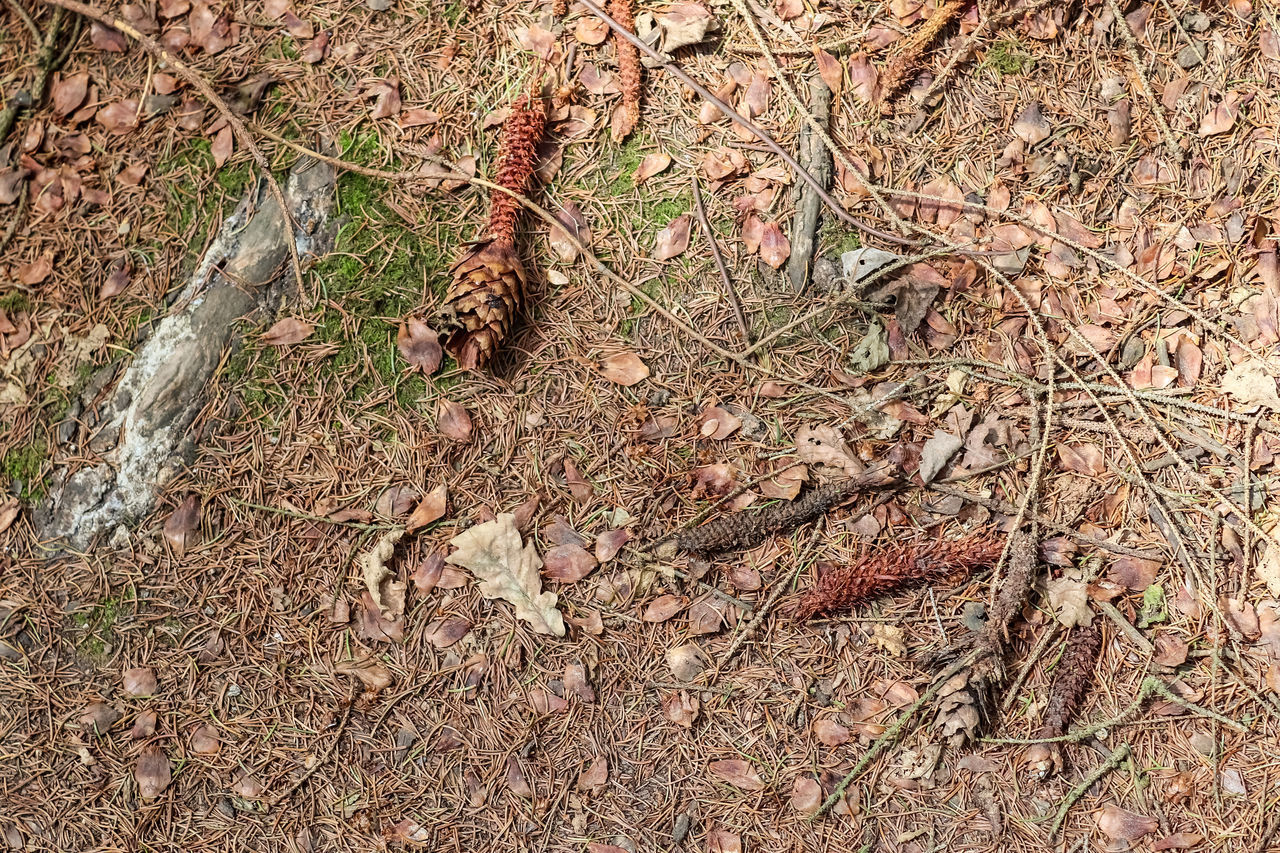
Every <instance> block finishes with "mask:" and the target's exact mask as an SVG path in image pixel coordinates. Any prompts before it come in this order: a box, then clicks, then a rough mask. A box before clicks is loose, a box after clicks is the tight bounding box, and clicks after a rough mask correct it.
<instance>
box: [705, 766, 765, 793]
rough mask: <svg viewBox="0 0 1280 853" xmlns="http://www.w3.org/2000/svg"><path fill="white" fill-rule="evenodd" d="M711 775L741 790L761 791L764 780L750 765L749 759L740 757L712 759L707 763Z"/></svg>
mask: <svg viewBox="0 0 1280 853" xmlns="http://www.w3.org/2000/svg"><path fill="white" fill-rule="evenodd" d="M707 769H708V770H710V771H711V773H712V775H714V776H718V777H719V778H720V779H722V780H724V781H725V782H728V783H729V784H730V785H733V786H734V787H735V788H738V789H740V790H743V791H763V790H764V780H763V779H761V778H760V774H759V773H758V772H757V771H756V769H755V767H753V766H752V764H751V762H750V761H745V760H743V759H741V758H729V759H726V760H724V761H713V762H711V763H710V764H708V765H707Z"/></svg>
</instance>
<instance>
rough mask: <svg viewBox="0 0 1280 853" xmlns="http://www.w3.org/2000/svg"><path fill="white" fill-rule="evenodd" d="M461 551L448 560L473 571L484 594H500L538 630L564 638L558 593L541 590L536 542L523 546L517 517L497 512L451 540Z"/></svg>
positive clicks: (450, 556)
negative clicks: (492, 518)
mask: <svg viewBox="0 0 1280 853" xmlns="http://www.w3.org/2000/svg"><path fill="white" fill-rule="evenodd" d="M449 544H450V545H452V546H453V547H455V548H456V549H457V550H456V551H454V552H453V553H452V554H450V555H449V556H448V557H447V558H446V560H447V562H449V563H452V564H453V565H455V566H462V567H463V568H466V569H470V570H471V573H472V574H473V575H475V577H476V580H478V581H479V582H480V594H481V595H483V596H484V597H485V598H501V599H502V600H504V601H506V602H508V603H509V604H511V605H512V606H514V607H515V611H516V616H517V617H518V618H520V619H523V620H524V621H526V622H528V623H529V625H530V626H531V627H532V628H533V630H535V631H537V632H538V633H540V634H552V635H554V636H557V637H563V636H564V619H563V618H562V617H561V615H560V611H559V610H558V609H557V608H556V594H555V593H554V592H543V591H542V578H541V577H540V575H539V574H538V570H539V569H541V568H542V560H541V559H539V558H538V552H537V550H536V549H535V548H534V546H533V543H532V542H530V543H529V544H528V545H524V544H523V543H522V541H521V539H520V532H519V531H518V530H517V529H516V526H515V516H513V515H512V514H511V513H509V512H503V513H499V514H498V517H497V518H495V519H494V520H493V521H486V522H484V523H483V524H477V525H474V526H473V527H471V528H469V529H467V530H465V531H463V532H462V533H460V534H458V535H457V536H455V537H454V538H453V539H452V540H450V542H449Z"/></svg>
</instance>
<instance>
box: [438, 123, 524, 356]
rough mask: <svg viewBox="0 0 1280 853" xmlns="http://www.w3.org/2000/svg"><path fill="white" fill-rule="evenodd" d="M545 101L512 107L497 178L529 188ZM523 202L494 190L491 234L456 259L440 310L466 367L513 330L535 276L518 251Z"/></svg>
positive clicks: (450, 343)
mask: <svg viewBox="0 0 1280 853" xmlns="http://www.w3.org/2000/svg"><path fill="white" fill-rule="evenodd" d="M546 123H547V116H546V112H545V111H544V110H543V107H542V103H541V102H540V101H539V102H538V103H536V104H533V105H530V103H529V99H528V98H521V99H520V100H519V101H517V102H516V103H515V104H513V105H512V107H511V113H510V115H509V116H508V117H507V121H506V124H504V125H503V128H502V147H501V149H500V150H499V152H498V171H497V174H496V175H495V176H494V183H496V184H498V185H499V186H503V187H506V188H507V189H509V190H511V191H512V192H516V193H523V192H524V190H525V187H526V185H527V184H528V183H529V178H530V176H532V175H533V170H534V167H535V166H536V165H537V161H538V157H537V148H538V143H539V142H540V141H541V139H542V133H543V130H544V129H545V128H546ZM519 213H520V207H519V203H518V202H517V201H516V200H515V199H514V198H512V197H511V196H510V195H509V194H507V193H505V192H502V191H500V190H494V191H493V193H492V194H491V195H490V200H489V225H488V227H487V228H486V234H485V238H484V239H483V240H482V241H481V242H479V243H477V244H476V245H474V246H472V247H471V248H470V249H468V250H467V252H466V253H465V254H463V255H462V256H461V257H460V258H459V259H458V260H457V261H456V262H454V264H453V267H452V268H451V270H450V271H451V272H452V274H453V282H452V283H451V284H450V285H449V292H448V294H446V296H445V302H444V305H443V306H442V307H441V308H440V313H439V331H440V332H441V334H442V335H443V336H444V337H445V349H447V350H448V351H449V353H450V354H451V355H453V357H454V358H456V359H457V360H458V365H459V366H460V367H462V368H463V369H465V370H474V369H476V368H479V367H483V366H484V364H485V362H487V361H488V360H489V358H490V357H492V356H493V354H494V353H495V352H496V351H497V349H498V346H499V345H500V344H501V343H502V340H503V339H504V338H505V337H506V336H507V334H508V333H510V331H511V327H512V325H513V324H514V323H515V318H516V314H517V313H518V312H519V311H520V307H521V306H522V305H523V304H524V299H525V294H526V293H527V291H528V284H529V277H528V275H527V274H526V273H525V271H524V266H523V265H522V264H521V263H520V256H519V254H518V253H517V251H516V218H517V217H518V216H519Z"/></svg>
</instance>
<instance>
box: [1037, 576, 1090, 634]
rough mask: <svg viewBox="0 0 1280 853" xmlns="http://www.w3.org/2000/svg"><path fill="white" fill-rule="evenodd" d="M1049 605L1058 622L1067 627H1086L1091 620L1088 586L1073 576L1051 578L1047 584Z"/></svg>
mask: <svg viewBox="0 0 1280 853" xmlns="http://www.w3.org/2000/svg"><path fill="white" fill-rule="evenodd" d="M1047 592H1048V598H1049V606H1051V607H1052V608H1053V609H1054V611H1055V613H1056V616H1057V619H1058V621H1059V622H1061V623H1062V624H1063V625H1065V626H1066V627H1068V628H1075V627H1077V626H1079V627H1087V626H1088V625H1090V624H1091V623H1092V622H1093V611H1092V610H1090V609H1089V587H1088V584H1086V583H1085V582H1084V581H1081V580H1075V579H1073V578H1052V579H1050V580H1049V582H1048V584H1047Z"/></svg>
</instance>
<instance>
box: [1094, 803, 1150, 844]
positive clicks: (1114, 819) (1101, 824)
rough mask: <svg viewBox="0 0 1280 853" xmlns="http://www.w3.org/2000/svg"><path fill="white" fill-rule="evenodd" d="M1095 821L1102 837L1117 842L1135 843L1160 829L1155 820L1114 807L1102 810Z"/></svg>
mask: <svg viewBox="0 0 1280 853" xmlns="http://www.w3.org/2000/svg"><path fill="white" fill-rule="evenodd" d="M1095 819H1096V820H1097V823H1098V829H1099V830H1101V831H1102V834H1103V835H1106V836H1107V837H1108V838H1113V839H1116V840H1119V841H1137V840H1138V839H1139V838H1141V837H1142V836H1144V835H1148V834H1150V833H1152V832H1155V831H1156V830H1157V829H1159V828H1160V824H1159V823H1157V822H1156V819H1155V818H1153V817H1147V816H1146V815H1140V814H1135V813H1134V812H1131V811H1128V810H1127V809H1122V808H1120V807H1119V806H1114V805H1113V806H1107V807H1106V808H1104V809H1102V811H1100V812H1098V814H1097V816H1096V818H1095Z"/></svg>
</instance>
